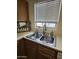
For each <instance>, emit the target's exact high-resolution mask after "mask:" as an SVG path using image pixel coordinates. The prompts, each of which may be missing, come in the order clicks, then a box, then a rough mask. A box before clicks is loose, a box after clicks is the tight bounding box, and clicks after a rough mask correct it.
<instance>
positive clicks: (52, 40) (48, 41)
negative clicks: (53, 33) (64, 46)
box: [40, 36, 54, 43]
mask: <svg viewBox="0 0 79 59" xmlns="http://www.w3.org/2000/svg"><path fill="white" fill-rule="evenodd" d="M40 40H41V41H45V42H47V43H53V42H54V38H53V37H44V36H42V38H40Z"/></svg>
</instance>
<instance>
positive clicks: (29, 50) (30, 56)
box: [25, 40, 37, 59]
mask: <svg viewBox="0 0 79 59" xmlns="http://www.w3.org/2000/svg"><path fill="white" fill-rule="evenodd" d="M25 53H26V55H27V59H36V53H37V44H35V43H33V42H31V41H28V40H26V41H25Z"/></svg>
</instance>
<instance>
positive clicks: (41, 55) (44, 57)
mask: <svg viewBox="0 0 79 59" xmlns="http://www.w3.org/2000/svg"><path fill="white" fill-rule="evenodd" d="M37 59H53V58H52V56H50V55H48V54H45V53H42V52H40V51H39V52H38V56H37Z"/></svg>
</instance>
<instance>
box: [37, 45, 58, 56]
mask: <svg viewBox="0 0 79 59" xmlns="http://www.w3.org/2000/svg"><path fill="white" fill-rule="evenodd" d="M38 50H39V51H41V52H43V53H46V54H49V55H51V56H56V55H57V52H56V51H55V50H53V49H49V48H47V47H44V46H41V45H39V46H38Z"/></svg>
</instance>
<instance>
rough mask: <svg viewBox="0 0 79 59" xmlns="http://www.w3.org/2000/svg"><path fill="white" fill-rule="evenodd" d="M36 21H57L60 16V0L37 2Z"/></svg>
mask: <svg viewBox="0 0 79 59" xmlns="http://www.w3.org/2000/svg"><path fill="white" fill-rule="evenodd" d="M34 6H35V22H56V21H57V20H58V16H59V9H60V0H54V1H49V2H48V1H47V2H45V1H44V2H41V3H35V5H34Z"/></svg>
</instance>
